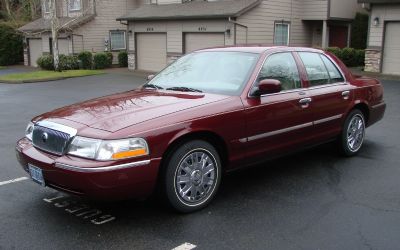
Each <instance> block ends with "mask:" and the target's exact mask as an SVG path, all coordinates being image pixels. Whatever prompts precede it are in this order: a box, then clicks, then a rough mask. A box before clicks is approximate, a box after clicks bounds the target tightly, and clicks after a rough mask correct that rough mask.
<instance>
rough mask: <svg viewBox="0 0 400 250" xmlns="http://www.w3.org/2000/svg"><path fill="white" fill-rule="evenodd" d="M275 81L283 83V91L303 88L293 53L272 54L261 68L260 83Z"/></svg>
mask: <svg viewBox="0 0 400 250" xmlns="http://www.w3.org/2000/svg"><path fill="white" fill-rule="evenodd" d="M264 79H274V80H278V81H280V82H281V87H282V91H284V90H290V89H296V88H301V81H300V76H299V71H298V70H297V64H296V61H295V60H294V58H293V55H292V53H290V52H282V53H276V54H272V55H270V56H269V57H268V58H267V61H266V62H265V64H264V65H263V67H262V68H261V71H260V74H259V75H258V81H261V80H264Z"/></svg>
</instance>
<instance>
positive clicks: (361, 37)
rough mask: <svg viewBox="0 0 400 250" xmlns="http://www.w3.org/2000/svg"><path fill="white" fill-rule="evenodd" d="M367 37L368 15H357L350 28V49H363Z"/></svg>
mask: <svg viewBox="0 0 400 250" xmlns="http://www.w3.org/2000/svg"><path fill="white" fill-rule="evenodd" d="M367 36H368V14H364V13H357V14H356V18H355V19H354V21H353V23H352V26H351V47H352V48H355V49H365V48H366V46H367Z"/></svg>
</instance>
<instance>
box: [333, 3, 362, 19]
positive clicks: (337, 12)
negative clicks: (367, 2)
mask: <svg viewBox="0 0 400 250" xmlns="http://www.w3.org/2000/svg"><path fill="white" fill-rule="evenodd" d="M330 3H331V6H330V14H329V15H330V17H331V18H346V19H353V18H354V17H355V16H356V12H357V11H363V9H362V7H361V4H359V3H358V2H357V0H331V1H330Z"/></svg>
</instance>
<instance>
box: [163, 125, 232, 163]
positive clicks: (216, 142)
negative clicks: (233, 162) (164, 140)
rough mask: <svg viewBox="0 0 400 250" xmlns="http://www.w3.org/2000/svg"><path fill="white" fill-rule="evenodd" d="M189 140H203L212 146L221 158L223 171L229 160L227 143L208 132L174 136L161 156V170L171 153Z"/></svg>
mask: <svg viewBox="0 0 400 250" xmlns="http://www.w3.org/2000/svg"><path fill="white" fill-rule="evenodd" d="M191 140H203V141H206V142H208V143H210V144H211V145H213V146H214V147H215V149H216V150H217V152H218V154H219V156H220V158H221V164H222V166H221V167H222V169H224V167H223V166H225V164H226V163H227V162H228V159H229V157H228V146H227V143H226V142H225V140H224V139H223V138H222V136H220V135H218V134H217V133H215V132H212V131H209V130H199V131H191V132H186V133H183V134H180V135H177V136H175V137H174V138H173V139H172V140H171V141H170V142H169V143H168V146H167V149H166V150H165V151H164V153H163V154H162V159H161V164H160V167H161V169H162V168H163V166H165V162H167V161H168V158H169V157H170V156H171V154H172V152H173V151H174V150H175V149H176V148H178V147H179V146H180V145H182V144H183V143H186V142H188V141H191Z"/></svg>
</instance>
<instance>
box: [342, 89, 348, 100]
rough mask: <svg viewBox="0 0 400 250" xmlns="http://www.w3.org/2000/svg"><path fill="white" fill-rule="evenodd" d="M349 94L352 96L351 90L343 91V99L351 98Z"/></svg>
mask: <svg viewBox="0 0 400 250" xmlns="http://www.w3.org/2000/svg"><path fill="white" fill-rule="evenodd" d="M349 96H350V91H349V90H346V91H343V92H342V97H343V99H345V100H347V99H349Z"/></svg>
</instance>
